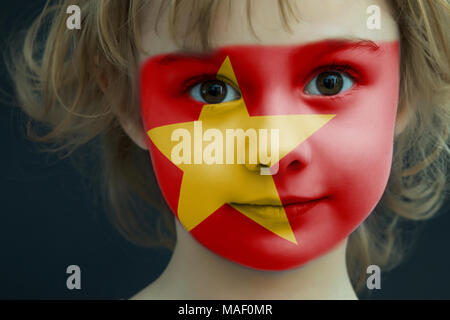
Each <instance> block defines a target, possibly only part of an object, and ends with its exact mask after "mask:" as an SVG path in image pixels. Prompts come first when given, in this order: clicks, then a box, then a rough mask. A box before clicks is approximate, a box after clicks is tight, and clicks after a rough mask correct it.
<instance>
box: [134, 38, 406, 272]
mask: <svg viewBox="0 0 450 320" xmlns="http://www.w3.org/2000/svg"><path fill="white" fill-rule="evenodd" d="M399 59H400V58H399V44H398V42H379V43H376V44H375V43H373V42H370V41H360V42H351V41H339V40H335V41H334V40H333V41H321V42H316V43H310V44H306V45H299V46H298V45H297V46H230V47H222V48H220V49H218V50H216V51H214V52H213V53H210V54H203V55H183V54H164V55H158V56H154V57H151V58H150V59H148V60H147V61H146V62H145V63H144V64H143V66H142V70H141V100H142V116H143V122H144V127H145V130H146V132H147V134H148V138H149V139H148V145H149V151H150V155H151V160H152V164H153V168H154V171H155V174H156V177H157V180H158V183H159V186H160V188H161V191H162V194H163V196H164V198H165V200H166V202H167V203H168V205H169V207H170V208H171V210H172V211H173V212H174V214H175V216H176V217H177V218H178V219H179V220H180V222H181V223H182V225H183V226H184V227H185V228H186V229H187V230H188V231H189V232H190V233H191V235H192V236H193V237H194V238H195V239H197V240H198V241H199V242H200V243H201V244H203V245H204V246H205V247H207V248H209V249H210V250H212V251H213V252H215V253H217V254H219V255H221V256H223V257H225V258H227V259H230V260H232V261H235V262H237V263H240V264H242V265H245V266H249V267H252V268H256V269H261V270H285V269H289V268H293V267H296V266H300V265H303V264H305V263H307V262H308V261H310V260H312V259H315V258H317V257H319V256H320V255H322V254H324V253H326V252H327V251H329V250H330V249H332V248H333V247H334V246H336V245H337V244H338V243H340V242H341V241H342V240H344V239H345V238H346V237H347V236H348V235H349V234H350V233H351V232H352V231H354V230H355V229H356V228H357V227H358V225H360V224H361V223H362V222H363V221H364V220H365V219H366V218H367V216H368V215H369V214H370V212H371V211H372V210H373V209H374V207H375V205H376V204H377V203H378V201H379V200H380V198H381V196H382V194H383V192H384V189H385V187H386V183H387V180H388V177H389V173H390V167H391V158H392V148H393V136H394V127H395V116H396V110H397V102H398V92H399ZM217 80H219V81H220V82H221V83H223V84H224V85H222V87H221V88H219V87H218V83H217V82H214V81H217ZM207 81H213V82H209V83H210V84H209V87H208V86H206V87H205V86H202V84H205V82H207ZM224 87H226V88H228V89H226V90H225V89H223V88H224ZM336 88H337V89H336ZM338 89H339V90H338ZM196 90H197V91H196ZM221 90H222V91H226V94H224V95H223V96H224V97H225V98H226V99H224V100H223V101H224V102H221V103H220V101H218V102H219V103H211V101H207V102H205V101H201V99H198V98H199V97H201V94H200V95H199V94H198V93H199V92H200V93H203V94H205V92H206V93H217V92H219V91H221ZM333 90H335V92H334V91H333ZM208 102H209V103H208ZM230 130H231V131H230ZM239 130H242V131H239ZM252 130H253V131H252ZM261 130H263V131H261ZM264 130H265V131H264ZM272 130H275V131H272ZM227 133H234V134H236V135H239V133H244V137H245V134H247V139H248V143H247V144H246V143H245V139H244V140H242V141H241V142H239V138H236V139H235V140H233V139H234V138H235V137H236V136H234V138H233V135H232V134H230V135H227ZM271 133H274V134H275V133H277V134H278V141H277V139H273V140H271V139H270V138H269V136H270V134H271ZM275 136H276V134H275ZM228 138H230V139H231V141H234V142H235V144H234V145H233V144H232V143H231V142H230V139H228ZM272 138H273V137H272ZM227 139H228V140H227ZM261 141H270V142H267V145H266V146H264V143H263V144H260V143H261ZM252 146H257V148H255V150H256V149H259V150H258V151H259V152H256V156H255V157H256V159H257V160H256V164H255V162H254V161H253V163H250V162H251V161H250V160H251V157H250V154H251V150H252ZM272 147H275V149H276V150H275V149H274V148H272ZM239 148H241V149H242V148H243V149H244V150H245V152H244V154H245V157H246V158H245V159H244V163H242V161H241V162H239V159H240V158H239V155H238V154H239ZM261 150H262V151H263V152H261ZM231 151H233V152H234V154H233V155H231V156H230V155H229V154H231ZM253 151H254V150H253ZM268 151H270V152H268ZM272 151H278V158H279V161H277V159H276V158H273V157H272V158H271V157H269V158H268V159H269V160H268V161H267V162H266V163H264V164H265V165H258V163H262V162H263V161H262V158H263V155H264V154H266V155H267V154H269V155H273V152H272ZM241 156H242V155H241ZM255 157H254V158H253V160H254V159H255ZM228 160H230V161H228ZM231 160H232V161H231ZM240 160H243V158H241V159H240ZM264 167H265V168H266V169H267V168H268V167H270V171H272V172H271V173H272V174H273V175H267V174H266V175H265V174H261V173H262V172H263V171H262V170H260V169H261V168H264ZM266 173H267V172H266Z"/></svg>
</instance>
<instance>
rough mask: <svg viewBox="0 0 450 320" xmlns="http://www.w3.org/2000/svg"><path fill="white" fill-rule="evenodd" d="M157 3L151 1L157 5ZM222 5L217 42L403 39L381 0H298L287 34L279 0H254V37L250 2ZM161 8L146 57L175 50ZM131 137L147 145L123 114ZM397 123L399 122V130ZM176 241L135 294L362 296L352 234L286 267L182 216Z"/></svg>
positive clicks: (145, 26)
mask: <svg viewBox="0 0 450 320" xmlns="http://www.w3.org/2000/svg"><path fill="white" fill-rule="evenodd" d="M159 1H161V0H158V1H153V3H154V4H155V7H156V8H158V6H159ZM163 1H164V0H163ZM226 2H227V1H225V2H223V3H221V4H220V5H219V6H220V7H219V9H218V11H217V16H216V17H213V19H212V21H213V25H212V31H213V32H212V38H211V39H212V44H213V47H214V48H217V47H221V46H228V45H234V44H248V45H251V44H254V45H261V44H262V45H276V44H291V45H295V44H298V45H300V44H304V43H308V42H314V41H320V40H324V39H329V38H361V39H369V40H373V41H393V40H398V39H399V31H398V27H397V25H396V23H395V21H394V20H393V18H392V17H391V16H390V14H389V9H388V6H387V3H386V2H385V1H382V0H339V1H336V0H321V1H317V0H298V1H297V7H298V9H299V13H300V14H299V18H300V23H299V24H291V29H292V31H293V33H292V34H289V33H287V32H286V31H285V30H284V29H283V28H282V24H281V20H280V18H279V17H278V8H277V3H276V1H273V0H258V1H253V3H252V4H253V6H252V18H253V19H252V22H253V26H254V29H255V31H256V34H257V35H258V36H259V38H260V39H261V40H257V39H255V37H254V36H253V35H252V33H251V31H250V29H249V28H248V27H247V20H246V18H245V17H246V5H245V1H241V0H237V1H236V0H234V1H233V0H232V6H231V11H230V12H229V13H227V12H228V11H227V9H226V8H227V6H226V5H225V4H226ZM370 5H378V6H379V7H380V9H381V30H370V29H368V28H367V26H366V21H367V18H368V17H369V14H367V13H366V9H367V7H369V6H370ZM155 11H157V10H151V8H146V9H145V10H144V11H143V12H142V16H140V19H141V21H142V30H143V36H142V41H143V45H144V48H145V49H146V50H147V51H148V52H149V53H150V54H146V55H144V54H142V55H141V57H140V63H142V62H143V61H145V60H147V59H148V58H149V57H151V56H154V55H158V54H161V53H168V52H173V51H177V50H178V48H177V47H176V45H175V44H174V42H173V41H172V40H171V38H170V36H169V29H168V11H166V12H165V13H164V15H163V17H162V18H161V23H160V25H159V28H158V34H156V33H155V32H154V22H155V21H156V15H157V12H155ZM120 120H121V123H122V126H123V127H124V129H125V131H126V132H127V134H128V135H129V136H130V138H131V139H132V140H133V141H135V142H136V144H137V145H139V146H140V147H142V148H144V149H147V146H146V143H145V139H146V137H145V134H143V133H142V130H141V129H139V128H136V127H133V125H130V123H129V122H128V121H127V120H126V119H120ZM397 129H398V128H397ZM176 232H177V244H176V246H175V250H174V253H173V256H172V258H171V260H170V262H169V265H168V266H167V268H166V269H165V271H164V272H163V273H162V275H161V276H160V277H159V278H158V279H157V280H156V281H155V282H153V283H152V284H150V285H149V286H148V287H146V288H145V289H144V290H142V291H141V292H139V293H138V294H136V295H135V296H133V297H132V299H357V296H356V294H355V292H354V290H353V288H352V286H351V283H350V279H349V275H348V272H347V267H346V259H345V254H346V248H347V239H345V240H344V241H342V242H341V243H339V244H337V245H336V246H335V247H334V248H333V249H332V250H330V251H329V252H327V253H326V254H324V255H323V256H321V257H319V258H317V259H315V260H313V261H310V262H309V263H307V264H306V265H304V266H302V267H298V268H294V269H292V270H287V271H277V272H273V271H258V270H254V269H251V268H247V267H244V266H241V265H239V264H236V263H234V262H231V261H229V260H227V259H225V258H222V257H221V256H219V255H217V254H215V253H214V252H212V251H210V250H208V249H206V248H205V247H203V246H202V245H201V244H200V243H198V242H197V241H196V240H195V239H194V238H193V237H192V236H191V235H190V234H189V233H188V232H187V231H186V229H184V227H183V226H182V225H181V224H180V223H179V222H178V220H176Z"/></svg>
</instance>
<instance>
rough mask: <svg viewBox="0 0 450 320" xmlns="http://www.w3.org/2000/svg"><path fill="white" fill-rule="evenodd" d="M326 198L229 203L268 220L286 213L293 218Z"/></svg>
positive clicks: (282, 216)
mask: <svg viewBox="0 0 450 320" xmlns="http://www.w3.org/2000/svg"><path fill="white" fill-rule="evenodd" d="M327 198H328V197H320V198H316V199H310V200H296V201H295V200H288V201H287V202H288V203H286V204H284V205H282V204H281V203H279V201H278V203H279V204H277V203H276V201H270V200H258V201H252V202H249V203H237V202H231V203H229V204H230V205H231V206H232V207H234V208H235V209H237V210H239V211H243V212H251V213H252V214H253V215H257V216H259V217H261V218H264V219H268V220H277V219H282V218H284V217H285V216H286V215H288V216H289V218H291V219H292V218H293V219H295V218H296V217H299V216H301V215H303V214H305V213H306V212H307V211H309V210H310V209H312V208H313V207H315V206H316V205H317V204H319V203H322V202H323V201H325V200H326V199H327Z"/></svg>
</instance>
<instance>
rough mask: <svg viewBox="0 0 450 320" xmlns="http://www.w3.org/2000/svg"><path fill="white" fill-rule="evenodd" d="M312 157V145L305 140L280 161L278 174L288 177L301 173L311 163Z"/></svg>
mask: <svg viewBox="0 0 450 320" xmlns="http://www.w3.org/2000/svg"><path fill="white" fill-rule="evenodd" d="M282 151H283V150H281V152H282ZM311 155H312V152H311V144H310V142H309V141H308V140H305V141H303V142H302V143H301V144H300V145H298V146H297V147H296V148H294V149H293V150H291V151H290V152H289V153H287V154H286V155H285V156H284V157H283V158H281V159H280V161H279V163H278V167H279V168H278V172H277V174H278V175H287V174H293V173H297V172H300V171H301V170H303V169H304V168H305V167H307V166H308V165H309V164H310V163H311Z"/></svg>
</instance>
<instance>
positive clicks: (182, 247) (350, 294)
mask: <svg viewBox="0 0 450 320" xmlns="http://www.w3.org/2000/svg"><path fill="white" fill-rule="evenodd" d="M346 246H347V240H345V241H343V242H342V243H340V244H339V245H337V246H336V247H335V248H334V249H333V250H331V251H330V252H328V253H327V254H325V255H323V256H322V257H320V258H318V259H316V260H314V261H312V262H309V263H308V264H306V265H304V266H302V267H299V268H296V269H293V270H288V271H276V272H272V271H258V270H254V269H250V268H246V267H243V266H241V265H238V264H236V263H233V262H231V261H229V260H226V259H224V258H222V257H220V256H219V255H216V254H215V253H213V252H211V251H209V250H208V249H206V248H205V247H203V246H202V245H201V244H199V243H198V242H197V241H196V240H195V239H194V238H193V237H192V236H191V235H190V234H189V233H188V232H187V231H186V230H185V229H184V228H183V227H182V226H181V225H180V224H179V222H178V221H177V245H176V247H175V250H174V253H173V256H172V259H171V260H170V263H169V265H168V266H167V268H166V270H165V271H164V273H163V274H162V275H161V276H160V277H159V278H158V279H157V280H156V281H155V282H154V283H152V284H151V285H150V286H149V287H147V288H146V289H144V290H143V291H141V292H140V293H139V294H137V295H136V296H134V297H133V298H134V299H262V300H264V299H266V300H272V299H357V297H356V294H355V292H354V290H353V288H352V286H351V283H350V279H349V277H348V273H347V267H346V262H345V251H346Z"/></svg>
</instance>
